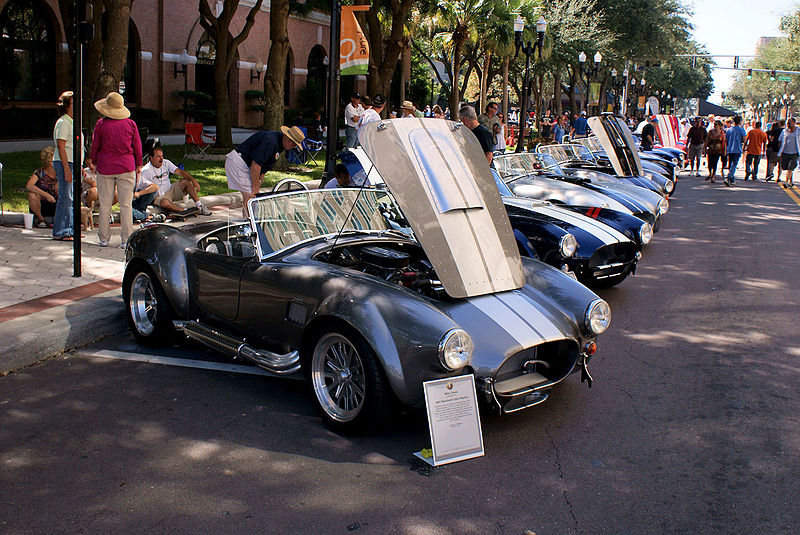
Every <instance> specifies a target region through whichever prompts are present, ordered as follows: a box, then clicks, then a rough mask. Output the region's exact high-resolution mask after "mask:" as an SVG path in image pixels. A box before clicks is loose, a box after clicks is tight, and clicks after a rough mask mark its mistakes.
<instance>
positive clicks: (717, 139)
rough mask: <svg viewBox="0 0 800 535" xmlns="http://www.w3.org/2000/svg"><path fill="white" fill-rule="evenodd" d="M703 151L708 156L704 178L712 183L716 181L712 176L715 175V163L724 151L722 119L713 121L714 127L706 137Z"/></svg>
mask: <svg viewBox="0 0 800 535" xmlns="http://www.w3.org/2000/svg"><path fill="white" fill-rule="evenodd" d="M705 153H706V155H707V157H708V176H707V177H706V180H707V181H709V182H711V183H714V182H716V181H715V180H714V177H715V176H716V175H717V164H718V163H719V160H720V158H722V155H723V154H724V153H725V130H723V128H722V121H714V129H713V130H711V132H709V133H708V136H707V137H706V146H705ZM720 174H721V173H720Z"/></svg>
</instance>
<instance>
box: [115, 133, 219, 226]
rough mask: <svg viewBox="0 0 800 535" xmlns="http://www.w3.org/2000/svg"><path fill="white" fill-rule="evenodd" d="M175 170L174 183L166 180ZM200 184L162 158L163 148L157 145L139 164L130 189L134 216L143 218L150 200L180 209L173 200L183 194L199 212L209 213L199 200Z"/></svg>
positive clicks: (168, 209) (177, 200)
mask: <svg viewBox="0 0 800 535" xmlns="http://www.w3.org/2000/svg"><path fill="white" fill-rule="evenodd" d="M171 174H176V175H178V176H179V177H181V179H180V180H179V181H177V182H175V183H171V182H170V181H169V176H170V175H171ZM199 191H200V184H198V183H197V180H195V179H194V177H193V176H192V175H190V174H189V173H187V172H186V171H184V170H183V169H180V168H178V167H177V166H176V165H175V164H174V163H172V162H171V161H169V160H166V159H164V151H163V149H162V148H161V147H160V146H158V145H156V146H155V147H153V148H152V149H151V150H150V161H149V162H148V163H147V165H145V166H144V167H142V173H141V176H140V177H139V183H138V184H137V185H136V191H135V192H134V193H133V202H132V203H131V204H132V206H133V215H134V219H137V217H136V216H137V215H139V216H141V217H139V218H138V219H142V220H143V219H146V217H147V216H146V214H145V210H146V209H147V205H148V204H151V203H152V204H153V205H154V206H158V207H160V208H161V209H163V210H165V211H167V212H182V211H183V208H181V207H180V206H178V205H177V204H175V203H176V202H179V201H181V200H183V198H184V196H186V195H189V197H190V198H191V199H192V200H193V201H194V204H195V206H197V208H198V210H200V213H201V214H203V215H211V211H210V210H209V209H208V208H206V207H205V206H204V205H203V203H202V202H200V199H199V197H198V196H197V193H198V192H199Z"/></svg>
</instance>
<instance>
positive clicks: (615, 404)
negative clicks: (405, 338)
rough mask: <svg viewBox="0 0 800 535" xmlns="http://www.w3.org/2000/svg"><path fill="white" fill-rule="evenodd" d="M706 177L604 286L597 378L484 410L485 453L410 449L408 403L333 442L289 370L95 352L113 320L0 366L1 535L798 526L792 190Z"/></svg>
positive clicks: (417, 442)
mask: <svg viewBox="0 0 800 535" xmlns="http://www.w3.org/2000/svg"><path fill="white" fill-rule="evenodd" d="M701 180H702V179H697V178H687V179H684V180H682V181H681V182H680V184H679V186H678V191H677V193H676V194H675V197H674V199H673V201H672V209H671V212H670V213H669V214H668V215H667V218H666V220H665V223H664V225H663V226H662V229H661V231H660V232H659V233H658V234H656V237H655V238H654V240H653V242H652V243H651V245H650V246H649V248H648V250H647V252H646V255H645V257H644V259H643V260H642V262H641V263H640V267H639V271H638V274H637V275H636V277H634V278H631V279H629V280H627V281H625V282H624V283H623V284H622V285H621V286H620V287H618V288H615V289H611V290H608V291H605V292H602V295H603V297H605V298H606V299H607V300H608V301H609V302H610V303H611V305H612V309H613V315H614V319H613V322H612V327H611V329H610V331H609V332H608V333H607V334H606V335H604V336H602V337H601V338H600V341H599V346H600V350H599V352H598V354H597V356H596V357H595V359H594V361H593V366H592V373H593V375H594V378H595V383H594V386H593V388H591V389H589V388H587V387H586V385H584V384H581V383H580V382H579V380H578V376H577V374H576V375H573V376H572V377H570V378H569V379H568V380H567V381H566V382H565V383H564V384H562V385H561V386H560V387H559V388H557V389H556V390H555V391H554V392H553V393H552V395H551V396H550V399H549V400H548V401H547V402H546V403H544V404H542V405H540V406H537V407H535V408H532V409H529V410H526V411H522V412H520V413H517V414H514V415H510V416H506V417H496V416H493V415H486V416H485V417H484V418H483V430H484V440H485V448H486V456H485V457H482V458H479V459H474V460H470V461H465V462H461V463H457V464H453V465H448V466H444V467H437V468H427V467H426V466H425V465H423V464H421V463H420V462H418V461H415V460H414V459H413V457H412V455H411V453H412V452H413V451H417V450H419V449H420V448H422V447H426V446H427V445H428V444H429V438H428V430H427V424H426V421H425V418H424V414H423V413H422V412H418V411H411V412H409V413H407V414H405V415H402V416H401V417H399V418H398V419H397V420H396V421H395V422H393V427H392V428H391V429H390V430H389V431H387V432H385V433H384V434H382V435H379V436H373V437H362V438H356V439H352V438H343V437H340V436H337V435H335V434H332V433H330V432H329V431H327V430H326V429H325V428H324V427H323V426H322V424H321V421H320V420H319V418H318V417H317V416H316V413H315V408H314V405H313V404H312V402H311V400H310V397H309V395H308V392H307V391H306V387H305V385H304V384H303V383H300V382H294V381H282V380H277V379H271V378H266V377H262V376H257V375H249V374H241V373H233V372H220V371H210V370H200V369H191V368H184V367H175V366H166V365H161V364H152V363H151V364H148V363H141V362H130V361H121V360H113V359H107V358H97V357H92V356H87V353H91V352H96V351H98V350H103V349H107V350H115V351H127V352H142V351H143V349H142V348H139V347H138V346H136V345H135V344H134V343H133V342H132V340H131V339H130V338H128V337H120V338H116V339H112V340H106V341H104V342H103V343H101V344H100V345H96V346H92V347H89V348H86V350H85V351H83V352H73V353H69V354H67V355H63V356H61V357H57V358H54V359H51V360H49V361H46V362H44V363H43V364H40V365H37V366H34V367H29V368H26V369H24V370H22V371H20V372H17V373H13V374H11V375H8V376H6V377H1V378H0V421H1V422H2V425H0V532H1V533H5V534H16V533H63V532H70V533H99V532H102V533H121V532H126V533H133V532H141V533H183V532H186V533H197V532H224V533H253V532H256V533H350V532H352V533H381V534H383V533H402V534H423V533H425V534H427V533H446V534H471V533H480V534H486V533H507V534H522V533H525V532H526V530H530V531H532V532H535V533H537V534H539V535H542V534H562V533H567V534H569V533H615V534H625V533H631V534H634V533H636V534H639V533H643V534H644V533H676V532H681V533H748V534H749V533H794V532H796V531H797V527H796V524H797V519H798V518H800V505H798V503H797V502H798V497H800V482H798V474H800V417H799V416H798V415H799V414H800V395H799V394H798V384H800V381H799V380H800V365H798V360H800V336H798V333H797V326H798V315H800V266H798V243H800V206H798V205H797V204H796V203H795V202H794V201H793V200H792V199H791V198H790V197H789V196H788V195H787V194H786V193H784V192H783V190H781V189H780V188H778V187H777V186H775V185H774V184H763V183H759V184H752V183H743V182H741V181H740V182H739V183H738V185H737V187H735V188H724V187H722V185H720V184H716V185H715V187H714V186H711V185H708V184H705V183H702V182H701ZM164 354H167V355H172V356H178V357H181V356H184V357H189V358H193V359H194V358H199V359H205V358H207V352H205V351H202V350H198V349H196V348H194V349H189V350H180V351H178V350H171V351H167V352H166V353H164Z"/></svg>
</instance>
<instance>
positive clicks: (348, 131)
mask: <svg viewBox="0 0 800 535" xmlns="http://www.w3.org/2000/svg"><path fill="white" fill-rule="evenodd" d="M362 115H364V108H362V107H361V95H360V94H358V93H353V96H351V97H350V104H348V105H347V106H345V107H344V139H345V148H346V149H351V148H354V147H356V146H358V139H357V138H356V128H358V121H359V120H361V116H362Z"/></svg>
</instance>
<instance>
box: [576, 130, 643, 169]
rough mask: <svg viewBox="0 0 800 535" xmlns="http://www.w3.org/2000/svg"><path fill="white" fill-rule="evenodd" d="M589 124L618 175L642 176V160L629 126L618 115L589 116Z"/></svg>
mask: <svg viewBox="0 0 800 535" xmlns="http://www.w3.org/2000/svg"><path fill="white" fill-rule="evenodd" d="M589 126H590V127H591V129H592V132H593V133H594V134H595V135H596V136H597V139H598V141H599V142H600V145H602V146H603V150H604V151H605V152H606V156H607V157H608V159H609V160H610V161H611V166H612V167H613V168H614V172H615V173H616V174H617V176H641V175H642V173H643V172H644V170H643V169H642V161H641V160H640V159H639V151H638V150H636V143H635V142H634V141H633V135H631V132H630V130H628V127H627V126H625V123H624V122H622V120H621V119H618V118H617V117H611V116H608V115H604V116H600V117H589Z"/></svg>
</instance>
